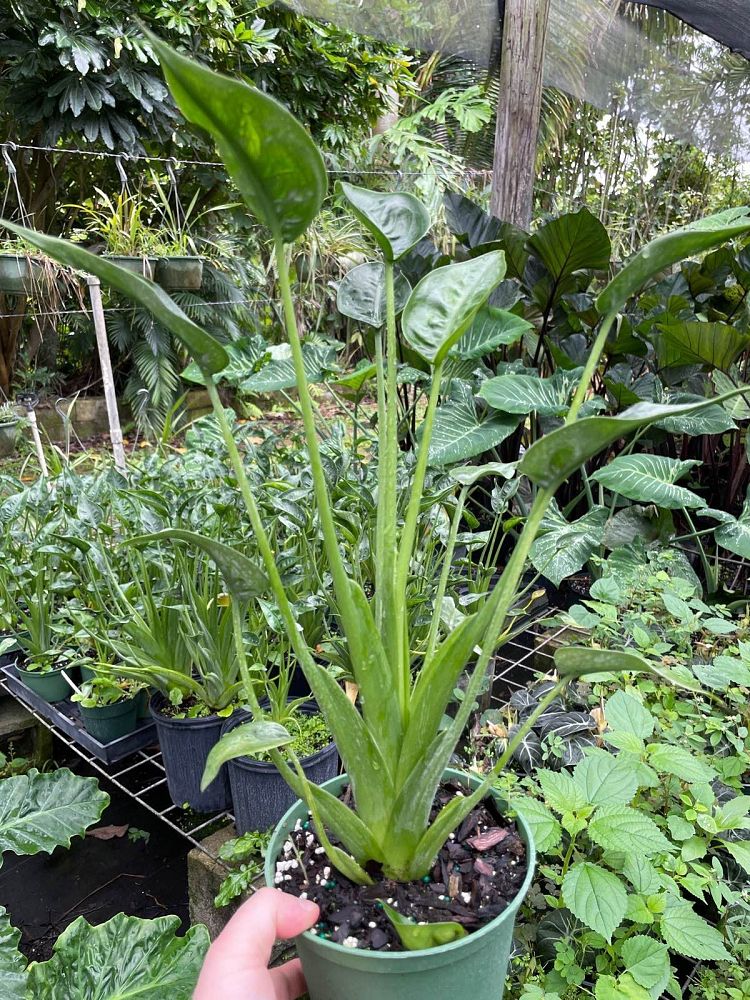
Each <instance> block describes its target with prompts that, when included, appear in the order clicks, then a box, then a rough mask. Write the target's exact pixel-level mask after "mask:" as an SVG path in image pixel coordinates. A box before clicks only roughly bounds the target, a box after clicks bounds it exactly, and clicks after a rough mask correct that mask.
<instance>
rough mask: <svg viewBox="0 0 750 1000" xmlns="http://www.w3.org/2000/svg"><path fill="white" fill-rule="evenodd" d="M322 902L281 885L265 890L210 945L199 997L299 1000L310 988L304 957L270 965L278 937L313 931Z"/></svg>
mask: <svg viewBox="0 0 750 1000" xmlns="http://www.w3.org/2000/svg"><path fill="white" fill-rule="evenodd" d="M319 915H320V910H319V909H318V905H317V903H313V902H311V901H310V900H308V899H297V897H296V896H290V895H289V894H288V893H285V892H281V891H280V890H279V889H259V890H258V891H257V892H256V893H255V895H254V896H253V897H252V899H249V900H248V901H247V902H246V903H243V904H242V906H241V907H240V908H239V910H237V912H236V913H235V915H234V916H233V917H232V919H231V920H230V921H229V923H228V924H227V926H226V927H225V928H224V930H223V931H222V932H221V934H220V935H219V936H218V938H217V939H216V940H215V941H214V943H213V944H212V945H211V947H210V948H209V949H208V954H207V955H206V959H205V961H204V963H203V968H202V969H201V974H200V977H199V978H198V985H197V986H196V988H195V992H194V993H193V1000H296V998H297V997H301V996H302V995H303V994H304V993H305V991H306V989H307V987H306V986H305V980H304V977H303V975H302V966H301V965H300V961H299V959H298V958H297V959H294V961H292V962H287V963H286V964H285V965H280V966H279V967H278V968H276V969H269V968H268V962H269V960H270V958H271V949H272V948H273V945H274V942H275V941H277V940H278V939H283V938H292V937H296V936H297V935H298V934H301V933H302V931H306V930H308V929H309V928H310V927H312V926H313V924H314V923H315V922H316V921H317V919H318V917H319Z"/></svg>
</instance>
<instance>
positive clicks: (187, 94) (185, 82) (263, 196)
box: [148, 35, 328, 243]
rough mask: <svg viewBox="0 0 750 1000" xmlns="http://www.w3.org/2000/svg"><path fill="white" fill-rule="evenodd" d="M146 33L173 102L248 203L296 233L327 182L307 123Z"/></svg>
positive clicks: (277, 229) (277, 233) (275, 228)
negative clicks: (209, 143)
mask: <svg viewBox="0 0 750 1000" xmlns="http://www.w3.org/2000/svg"><path fill="white" fill-rule="evenodd" d="M148 37H149V39H150V41H151V44H152V45H153V47H154V49H155V51H156V54H157V55H158V57H159V62H160V63H161V66H162V69H163V70H164V76H165V77H166V80H167V83H168V84H169V89H170V90H171V92H172V96H173V97H174V99H175V102H176V104H177V106H178V107H179V109H180V110H181V111H182V113H183V114H184V115H185V117H186V118H187V120H188V121H189V122H192V123H193V124H194V125H198V126H199V127H200V128H204V129H205V130H206V131H207V132H208V133H209V134H210V135H211V137H212V138H213V140H214V141H215V143H216V148H217V149H218V151H219V155H220V156H221V158H222V160H223V161H224V164H225V166H226V168H227V170H228V172H229V174H230V176H231V177H232V180H233V181H234V182H235V184H236V185H237V187H238V188H239V190H240V192H241V193H242V196H243V198H244V199H245V201H246V202H247V204H248V206H249V207H250V210H251V211H252V212H253V213H254V214H255V215H256V216H257V217H258V218H259V219H260V221H261V222H262V223H264V225H266V226H268V228H269V229H270V230H271V232H272V234H273V235H274V237H275V238H280V239H283V240H284V241H285V242H286V243H291V242H292V241H293V240H295V239H297V237H298V236H300V235H301V234H302V233H304V231H305V230H306V229H307V227H308V226H309V225H310V223H311V222H312V220H313V219H314V218H315V216H316V215H317V214H318V212H319V211H320V207H321V205H322V204H323V199H324V198H325V195H326V191H327V189H328V179H327V176H326V169H325V164H324V162H323V157H322V155H321V153H320V150H319V149H318V147H317V146H316V145H315V143H314V142H313V140H312V139H311V138H310V135H309V134H308V132H307V130H306V129H305V128H304V126H303V125H301V124H300V123H299V122H298V121H297V119H296V118H295V117H294V115H292V114H291V113H290V112H289V111H287V109H286V108H285V107H284V105H283V104H281V103H280V102H279V101H277V100H275V98H273V97H269V95H268V94H265V93H263V91H262V90H258V89H257V88H256V87H251V86H250V85H249V84H247V83H244V82H242V81H241V80H233V79H231V78H230V77H228V76H223V75H222V74H221V73H216V72H214V71H213V70H210V69H208V68H207V67H206V66H203V65H202V64H201V63H199V62H196V61H195V60H194V59H188V58H187V57H186V56H183V55H180V54H179V53H178V52H176V51H175V50H174V49H173V48H171V47H170V46H169V45H166V44H165V43H164V42H161V41H159V39H158V38H155V37H154V36H153V35H149V36H148Z"/></svg>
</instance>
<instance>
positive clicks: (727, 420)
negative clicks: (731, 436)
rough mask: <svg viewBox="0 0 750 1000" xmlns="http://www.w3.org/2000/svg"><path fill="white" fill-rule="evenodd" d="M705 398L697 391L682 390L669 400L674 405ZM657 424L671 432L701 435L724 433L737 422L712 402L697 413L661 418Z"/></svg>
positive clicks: (694, 435) (692, 435) (696, 401)
mask: <svg viewBox="0 0 750 1000" xmlns="http://www.w3.org/2000/svg"><path fill="white" fill-rule="evenodd" d="M730 388H731V387H730ZM703 398H705V397H702V396H697V395H695V393H690V392H680V393H675V394H674V395H673V396H670V398H669V400H668V401H669V403H671V404H673V405H681V404H682V403H699V402H700V401H701V399H703ZM665 402H666V400H665ZM656 426H657V427H660V428H661V429H662V430H665V431H669V433H670V434H687V435H689V436H690V437H700V436H701V435H702V434H724V433H725V431H731V430H734V429H735V427H736V424H735V422H734V420H732V418H731V416H730V415H729V412H728V411H727V410H726V409H725V408H724V407H723V406H720V405H718V404H717V403H712V404H711V405H710V406H705V407H704V408H703V409H702V410H699V411H698V412H697V413H691V414H688V415H687V416H683V417H667V418H666V419H665V420H660V421H659V422H658V423H657V424H656Z"/></svg>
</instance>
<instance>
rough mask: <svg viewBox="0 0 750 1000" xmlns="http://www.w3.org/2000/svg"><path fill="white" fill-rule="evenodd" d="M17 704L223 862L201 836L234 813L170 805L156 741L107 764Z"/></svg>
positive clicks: (195, 844)
mask: <svg viewBox="0 0 750 1000" xmlns="http://www.w3.org/2000/svg"><path fill="white" fill-rule="evenodd" d="M0 688H1V689H2V691H3V693H6V694H8V696H9V697H11V698H14V697H15V695H14V694H13V693H12V692H10V691H8V689H7V688H6V687H5V685H4V684H0ZM21 704H22V705H23V707H24V708H25V709H26V711H27V712H28V713H29V714H30V715H32V716H33V717H34V718H35V719H36V720H37V722H39V723H40V724H41V725H43V726H45V727H46V728H47V729H49V731H50V732H51V733H52V734H53V735H54V736H55V737H56V738H57V739H58V740H60V742H61V743H64V744H65V746H66V747H68V748H69V749H70V750H72V751H73V752H74V753H75V754H76V755H77V756H78V757H80V758H81V760H83V761H85V762H86V764H88V765H89V766H90V767H92V768H94V769H95V770H96V771H98V772H99V774H100V775H101V776H102V777H103V778H105V779H106V780H107V781H111V782H112V784H113V785H115V786H116V787H117V788H118V789H119V790H120V791H121V792H124V794H125V795H128V796H129V797H130V798H131V799H134V800H135V801H136V802H138V803H139V804H140V805H141V806H143V808H144V809H146V810H148V812H150V813H151V814H152V815H153V816H155V817H156V818H157V819H159V820H161V822H162V823H166V824H167V826H169V827H171V828H172V830H173V831H175V832H176V833H178V834H180V836H182V837H184V838H185V839H186V840H187V841H188V842H189V843H190V844H191V845H192V846H193V847H197V848H198V850H200V851H202V852H203V853H204V854H207V855H208V856H209V857H210V858H211V859H212V860H213V861H216V862H218V863H220V864H223V862H222V861H221V859H220V858H219V857H218V856H217V855H216V853H215V852H214V851H212V850H211V849H210V847H208V846H207V844H206V843H205V839H206V838H207V837H208V836H209V835H210V834H211V833H214V832H216V831H217V830H219V829H223V828H225V827H228V826H230V825H231V824H233V823H234V816H233V815H232V813H231V812H221V813H195V812H192V811H191V810H189V809H183V808H181V807H180V806H176V805H174V803H173V802H172V800H171V799H170V797H169V791H168V789H167V775H166V771H165V769H164V763H163V761H162V756H161V752H160V750H159V746H158V744H154V746H152V747H147V748H146V749H144V750H138V751H136V752H135V753H134V754H132V755H131V756H130V757H126V758H124V759H123V760H120V761H117V762H116V763H113V764H107V763H105V762H104V761H101V760H99V759H98V758H97V757H95V756H94V755H93V754H91V753H90V752H89V751H88V750H87V749H86V748H85V747H82V746H81V745H80V744H79V743H76V742H75V740H73V739H71V738H70V737H69V736H68V735H67V734H66V733H64V732H62V730H61V729H59V728H58V727H57V726H55V724H54V723H53V722H51V721H50V720H49V719H46V718H45V717H44V716H43V715H41V714H39V713H38V712H36V711H34V709H33V707H31V706H29V705H27V704H26V703H25V702H21ZM226 867H227V868H228V866H226Z"/></svg>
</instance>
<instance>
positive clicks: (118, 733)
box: [71, 673, 145, 743]
mask: <svg viewBox="0 0 750 1000" xmlns="http://www.w3.org/2000/svg"><path fill="white" fill-rule="evenodd" d="M144 688H145V685H143V684H140V683H139V682H138V681H131V680H126V679H120V680H118V679H116V678H114V677H112V676H110V675H107V674H103V673H101V674H97V676H95V677H92V678H90V679H89V680H87V681H84V682H83V684H82V685H81V687H80V688H79V689H78V690H77V691H76V692H75V694H73V696H72V698H71V701H74V702H76V703H77V705H78V709H79V711H80V713H81V719H82V720H83V725H84V727H85V729H86V732H87V733H89V734H90V735H91V736H93V737H94V739H95V740H98V741H99V742H100V743H111V742H112V741H113V740H119V739H120V738H121V737H122V736H127V735H129V734H130V733H132V732H133V731H134V729H135V728H136V725H137V724H138V702H139V697H140V693H141V691H143V690H144Z"/></svg>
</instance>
